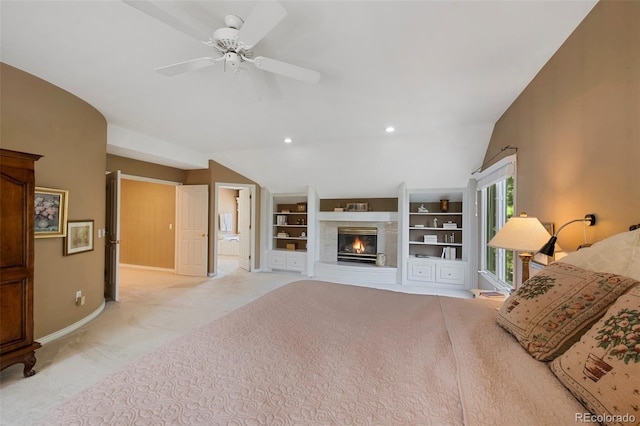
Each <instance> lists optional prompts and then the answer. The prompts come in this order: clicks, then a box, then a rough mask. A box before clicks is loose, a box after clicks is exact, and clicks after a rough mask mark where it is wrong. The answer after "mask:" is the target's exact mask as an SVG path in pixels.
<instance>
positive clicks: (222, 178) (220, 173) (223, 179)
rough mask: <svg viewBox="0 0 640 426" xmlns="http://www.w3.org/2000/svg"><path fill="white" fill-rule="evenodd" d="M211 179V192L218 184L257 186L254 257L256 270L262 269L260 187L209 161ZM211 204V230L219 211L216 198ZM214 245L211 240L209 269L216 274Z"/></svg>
mask: <svg viewBox="0 0 640 426" xmlns="http://www.w3.org/2000/svg"><path fill="white" fill-rule="evenodd" d="M209 172H210V175H209V179H210V186H209V190H210V191H212V190H213V188H215V185H216V183H241V184H250V185H251V184H253V185H255V186H256V193H255V197H256V200H255V201H256V211H255V215H256V217H255V223H256V229H255V233H256V241H255V250H254V253H253V256H254V257H255V261H256V262H255V264H256V268H260V249H259V248H260V244H261V242H260V209H261V206H260V185H259V184H258V183H256V182H254V181H252V180H251V179H248V178H246V177H244V176H243V175H241V174H239V173H236V172H235V171H233V170H231V169H229V168H227V167H225V166H223V165H222V164H220V163H217V162H215V161H213V160H209ZM210 195H213V193H212V192H210ZM211 204H212V208H211V210H210V212H211V217H210V226H211V228H210V229H213V223H214V221H213V219H214V215H215V214H216V212H217V211H218V208H217V206H215V205H214V204H215V201H214V197H211ZM210 234H213V232H210ZM213 244H214V240H213V239H209V265H210V266H209V269H210V272H215V271H213V270H212V269H213V265H214V261H213V256H214V253H213Z"/></svg>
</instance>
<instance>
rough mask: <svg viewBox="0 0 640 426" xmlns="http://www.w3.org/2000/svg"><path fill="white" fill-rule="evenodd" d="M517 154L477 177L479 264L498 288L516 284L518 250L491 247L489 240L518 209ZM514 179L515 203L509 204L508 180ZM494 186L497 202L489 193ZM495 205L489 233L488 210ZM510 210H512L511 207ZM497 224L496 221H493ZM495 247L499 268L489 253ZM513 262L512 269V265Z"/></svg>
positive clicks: (488, 279) (513, 196)
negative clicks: (489, 199)
mask: <svg viewBox="0 0 640 426" xmlns="http://www.w3.org/2000/svg"><path fill="white" fill-rule="evenodd" d="M516 165H517V162H516V156H515V155H510V156H507V157H504V158H503V159H501V160H500V161H498V162H497V163H495V164H494V165H492V166H490V167H488V168H487V169H486V170H483V171H482V172H481V173H480V174H479V175H478V177H477V181H478V185H477V188H476V190H477V200H478V204H479V207H480V208H479V209H478V221H479V230H480V236H479V237H480V238H479V243H480V244H479V246H480V247H479V253H478V256H479V265H480V268H479V269H480V271H479V272H480V274H482V275H483V276H484V278H485V279H486V280H487V281H489V282H490V283H491V284H492V285H493V286H494V287H495V288H496V289H499V290H504V291H510V290H513V288H514V282H515V281H516V279H517V277H516V273H515V259H516V258H515V253H514V252H513V251H511V250H505V249H498V248H490V247H488V246H487V243H488V242H489V240H490V239H491V237H493V235H495V233H497V232H498V231H499V230H500V228H502V226H504V224H505V223H506V222H507V220H508V219H509V217H510V216H509V213H511V214H513V212H514V211H516V210H515V200H516V187H517V185H516ZM508 179H513V184H512V188H513V189H512V191H513V193H512V200H511V201H512V204H513V205H512V206H511V208H510V209H509V207H508V196H507V181H508ZM492 188H495V203H489V202H488V198H487V197H488V195H489V194H490V193H491V191H492ZM491 207H495V209H494V210H495V211H494V212H493V214H492V215H491V217H492V218H494V219H495V232H494V233H493V234H491V235H489V226H490V224H489V221H488V217H489V215H488V212H489V210H490V208H491ZM508 210H510V212H509V211H508ZM491 225H494V223H491ZM491 251H494V252H495V255H496V259H495V271H493V270H491V269H492V268H491V269H490V265H489V262H488V255H489V253H490V252H491ZM509 265H511V269H509V268H508V267H509Z"/></svg>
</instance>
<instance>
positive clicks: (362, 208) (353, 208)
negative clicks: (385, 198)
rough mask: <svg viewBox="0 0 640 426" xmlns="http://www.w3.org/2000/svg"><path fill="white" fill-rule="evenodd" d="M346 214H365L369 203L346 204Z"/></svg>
mask: <svg viewBox="0 0 640 426" xmlns="http://www.w3.org/2000/svg"><path fill="white" fill-rule="evenodd" d="M347 211H348V212H366V211H369V203H347Z"/></svg>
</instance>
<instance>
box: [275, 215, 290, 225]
mask: <svg viewBox="0 0 640 426" xmlns="http://www.w3.org/2000/svg"><path fill="white" fill-rule="evenodd" d="M276 223H277V224H278V225H287V217H286V216H277V217H276Z"/></svg>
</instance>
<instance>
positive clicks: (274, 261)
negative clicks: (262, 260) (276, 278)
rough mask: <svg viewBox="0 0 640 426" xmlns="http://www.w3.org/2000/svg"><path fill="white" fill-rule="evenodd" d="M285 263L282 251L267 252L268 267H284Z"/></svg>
mask: <svg viewBox="0 0 640 426" xmlns="http://www.w3.org/2000/svg"><path fill="white" fill-rule="evenodd" d="M286 265H287V260H286V257H285V255H284V253H278V252H275V251H272V252H270V253H269V267H270V268H274V269H284V268H285V267H286Z"/></svg>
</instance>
